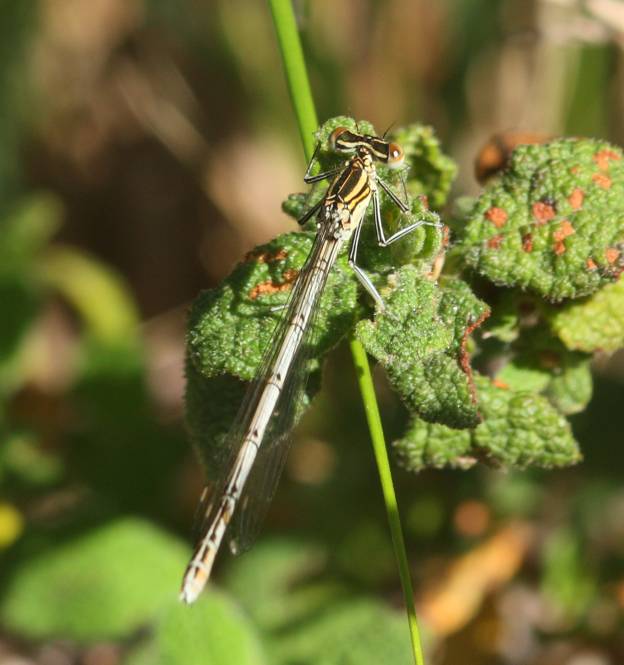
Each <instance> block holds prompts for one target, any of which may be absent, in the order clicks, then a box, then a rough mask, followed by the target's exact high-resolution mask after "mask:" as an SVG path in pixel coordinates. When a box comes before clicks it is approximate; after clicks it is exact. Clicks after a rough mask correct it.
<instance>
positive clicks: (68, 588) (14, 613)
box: [0, 519, 188, 641]
mask: <svg viewBox="0 0 624 665" xmlns="http://www.w3.org/2000/svg"><path fill="white" fill-rule="evenodd" d="M187 554H188V552H187V549H186V547H184V546H182V545H181V544H180V543H179V542H178V541H177V540H176V539H175V538H172V537H171V536H169V535H167V534H165V533H163V532H162V531H160V530H158V529H156V528H155V527H154V526H152V525H151V524H149V523H147V522H143V521H140V520H137V519H123V520H118V521H116V522H112V523H109V524H106V525H104V526H101V527H98V528H95V529H93V530H91V531H89V532H86V533H82V534H80V535H78V536H75V537H73V538H72V539H71V540H68V541H66V542H64V543H61V544H57V545H54V546H53V547H50V548H49V549H47V550H45V551H43V552H41V553H40V554H38V555H36V556H34V557H32V558H30V559H25V560H21V561H20V563H19V565H18V567H17V568H16V570H15V571H14V572H13V573H12V575H11V577H10V579H9V581H8V584H7V586H6V588H5V589H4V590H3V594H2V599H1V600H0V617H1V620H2V623H3V625H4V626H5V627H6V628H7V629H9V630H11V631H12V632H14V633H16V634H19V635H22V636H23V637H26V638H29V639H44V638H64V639H74V640H79V641H92V640H101V639H112V638H119V637H122V636H127V635H130V634H131V633H133V632H134V631H136V630H137V629H139V628H140V627H141V626H144V625H145V624H146V623H147V622H148V621H150V620H151V619H153V617H154V616H155V615H156V613H157V612H158V611H159V610H160V609H161V608H162V607H163V606H165V605H166V604H167V603H168V602H169V601H170V600H171V598H173V597H175V596H176V594H177V590H178V586H179V583H180V571H182V570H183V569H184V563H185V561H186V556H187Z"/></svg>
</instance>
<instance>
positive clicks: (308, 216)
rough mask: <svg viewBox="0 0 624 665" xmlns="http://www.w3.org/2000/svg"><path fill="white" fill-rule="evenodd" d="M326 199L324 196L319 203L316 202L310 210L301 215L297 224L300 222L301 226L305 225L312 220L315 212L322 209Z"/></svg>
mask: <svg viewBox="0 0 624 665" xmlns="http://www.w3.org/2000/svg"><path fill="white" fill-rule="evenodd" d="M324 201H325V199H324V198H322V199H321V200H320V201H319V202H318V203H315V204H314V205H313V206H312V207H311V208H310V210H308V211H307V212H305V213H304V214H303V216H301V217H300V218H299V219H298V220H297V224H299V226H303V225H304V224H305V223H306V222H307V221H308V220H310V219H311V218H312V217H313V216H314V215H315V214H316V213H317V212H318V211H319V210H320V209H321V206H322V205H323V203H324Z"/></svg>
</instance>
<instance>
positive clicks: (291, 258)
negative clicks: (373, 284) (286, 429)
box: [186, 233, 358, 474]
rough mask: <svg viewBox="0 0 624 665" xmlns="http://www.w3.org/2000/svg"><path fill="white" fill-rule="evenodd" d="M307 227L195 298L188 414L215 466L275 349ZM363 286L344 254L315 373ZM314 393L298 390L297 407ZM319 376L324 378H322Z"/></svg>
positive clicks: (330, 290) (326, 302) (333, 281)
mask: <svg viewBox="0 0 624 665" xmlns="http://www.w3.org/2000/svg"><path fill="white" fill-rule="evenodd" d="M312 243H313V236H312V235H311V234H309V233H289V234H285V235H283V236H280V237H278V238H276V239H275V240H273V241H272V242H270V243H268V244H267V245H263V246H261V247H258V248H256V249H255V250H254V251H253V252H252V253H251V254H250V255H248V257H247V259H246V260H245V261H244V262H243V263H241V264H239V265H238V266H237V267H236V268H235V269H234V271H233V272H232V274H231V275H230V276H229V277H228V278H227V279H226V280H225V281H224V282H223V283H222V284H221V286H219V287H217V288H215V289H212V290H210V291H205V292H204V293H202V294H201V295H200V296H199V298H198V299H197V300H196V301H195V303H194V305H193V309H192V311H191V315H190V320H189V332H188V336H187V363H186V376H187V386H186V417H187V423H188V426H189V431H190V433H191V437H192V439H193V442H194V444H195V445H196V447H197V449H198V451H199V454H200V457H201V459H202V461H203V462H204V464H205V466H206V468H207V470H208V472H209V473H211V474H213V473H215V472H218V471H219V469H221V466H222V463H223V461H224V455H225V454H226V453H227V451H226V450H225V446H224V441H225V437H226V435H227V433H228V431H229V429H230V426H231V424H232V421H233V419H234V417H235V415H236V413H237V411H238V408H239V406H240V404H241V400H242V398H243V396H244V394H245V389H246V385H245V383H244V381H249V380H251V379H252V378H253V377H254V376H255V375H256V372H257V370H258V368H259V366H260V365H261V362H262V360H263V358H264V356H265V353H266V352H267V350H268V349H269V348H270V346H271V343H272V340H273V337H274V331H275V328H276V326H277V324H278V323H279V320H280V317H281V316H283V314H284V312H283V310H282V311H279V312H275V311H274V308H275V307H276V306H279V305H285V304H286V302H287V301H288V297H289V295H290V291H291V289H292V287H293V285H294V281H295V279H296V276H297V274H298V272H299V270H300V269H301V267H302V266H303V263H304V262H305V259H306V257H307V255H308V253H309V250H310V248H311V247H312ZM357 296H358V286H357V284H356V282H355V277H354V276H353V271H352V270H351V269H350V268H349V267H348V265H346V260H345V259H344V257H343V258H339V259H338V263H337V265H336V266H334V268H333V270H332V271H331V273H330V275H329V278H328V283H327V286H326V288H325V292H324V294H323V296H322V298H321V301H320V305H319V308H318V313H317V315H316V316H315V319H314V331H313V332H312V335H311V336H310V337H309V338H308V339H309V340H310V342H311V347H310V357H309V362H308V364H307V367H306V368H305V370H304V371H307V373H308V376H310V375H314V374H315V373H316V372H317V370H318V367H319V359H320V358H321V357H322V356H323V355H324V354H325V353H326V352H327V351H329V349H330V348H331V347H332V346H334V345H335V344H337V343H338V342H339V341H340V339H341V338H342V337H344V336H345V335H346V334H347V332H348V331H349V330H350V328H351V327H352V326H353V323H354V319H355V316H356V314H357V312H358V305H357ZM310 383H311V384H312V385H311V386H310V385H308V387H309V391H308V395H306V394H302V395H296V396H293V399H299V400H301V401H300V404H299V411H300V413H301V412H303V409H304V408H305V406H306V405H307V403H308V396H309V395H311V394H313V392H314V390H315V389H316V388H317V387H318V386H317V384H315V383H314V381H312V382H310ZM317 383H318V382H317Z"/></svg>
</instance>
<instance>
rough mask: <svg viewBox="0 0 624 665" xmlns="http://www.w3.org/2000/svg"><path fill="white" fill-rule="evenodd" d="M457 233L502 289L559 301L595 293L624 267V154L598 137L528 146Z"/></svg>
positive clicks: (473, 261)
mask: <svg viewBox="0 0 624 665" xmlns="http://www.w3.org/2000/svg"><path fill="white" fill-rule="evenodd" d="M499 210H501V211H504V212H505V215H506V219H505V222H504V224H499V223H496V220H498V219H499V217H498V216H497V215H498V213H496V214H495V213H494V212H493V211H499ZM456 229H457V234H458V235H459V245H458V247H459V249H460V250H461V251H462V252H463V255H464V257H465V259H466V261H467V262H468V264H469V265H471V266H473V267H474V268H475V269H476V270H477V271H478V272H479V273H480V274H482V275H483V276H485V277H486V278H488V279H490V280H491V281H493V282H494V283H496V284H500V285H504V286H516V287H521V288H526V289H530V290H532V291H534V292H536V293H538V294H540V295H541V296H543V297H545V298H546V299H548V300H551V301H555V302H556V301H560V300H562V299H564V298H578V297H582V296H585V295H588V294H591V293H593V292H594V291H596V290H597V289H599V288H600V287H601V286H604V285H605V284H608V283H609V282H612V281H613V280H614V279H616V278H617V277H618V275H619V273H620V271H621V270H622V266H621V265H620V263H621V262H620V259H619V254H618V255H617V256H616V254H615V251H617V252H619V251H620V248H621V247H622V246H623V245H624V159H622V151H621V150H620V149H619V148H617V147H615V146H612V145H610V144H608V143H606V142H604V141H597V140H592V139H557V140H554V141H551V142H550V143H546V144H544V145H524V146H520V147H519V148H517V149H516V150H514V152H513V154H512V156H511V159H510V162H509V165H508V168H507V169H506V170H505V171H504V172H503V173H502V174H501V176H500V177H498V178H496V179H495V180H493V181H490V183H489V184H488V185H487V186H486V188H485V190H484V191H483V193H482V194H481V196H480V197H479V198H478V199H477V200H476V202H475V203H474V205H473V207H472V209H471V210H470V211H469V212H468V213H467V215H466V223H465V224H464V225H462V226H459V225H458V226H457V227H456ZM588 260H591V261H592V264H588ZM588 265H592V266H593V265H595V266H596V268H595V269H588Z"/></svg>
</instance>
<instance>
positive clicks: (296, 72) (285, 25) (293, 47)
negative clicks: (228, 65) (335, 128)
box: [269, 0, 318, 160]
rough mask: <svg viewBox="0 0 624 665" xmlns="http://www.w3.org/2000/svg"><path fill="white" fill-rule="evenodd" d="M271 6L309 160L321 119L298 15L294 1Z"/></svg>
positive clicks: (279, 0)
mask: <svg viewBox="0 0 624 665" xmlns="http://www.w3.org/2000/svg"><path fill="white" fill-rule="evenodd" d="M269 5H270V7H271V13H272V14H273V24H274V25H275V31H276V32H277V41H278V42H279V47H280V51H281V53H282V62H283V63H284V69H285V70H286V81H287V83H288V90H289V92H290V98H291V100H292V103H293V106H294V108H295V114H296V115H297V124H298V125H299V134H300V135H301V142H302V143H303V149H304V151H305V156H306V159H308V160H309V159H310V158H311V157H312V153H313V151H314V132H315V131H316V128H317V127H318V120H317V117H316V108H315V107H314V100H313V98H312V91H311V90H310V82H309V81H308V72H307V70H306V65H305V60H304V58H303V49H302V48H301V42H300V40H299V33H298V31H297V23H296V21H295V14H294V12H293V9H292V4H291V0H269Z"/></svg>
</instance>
